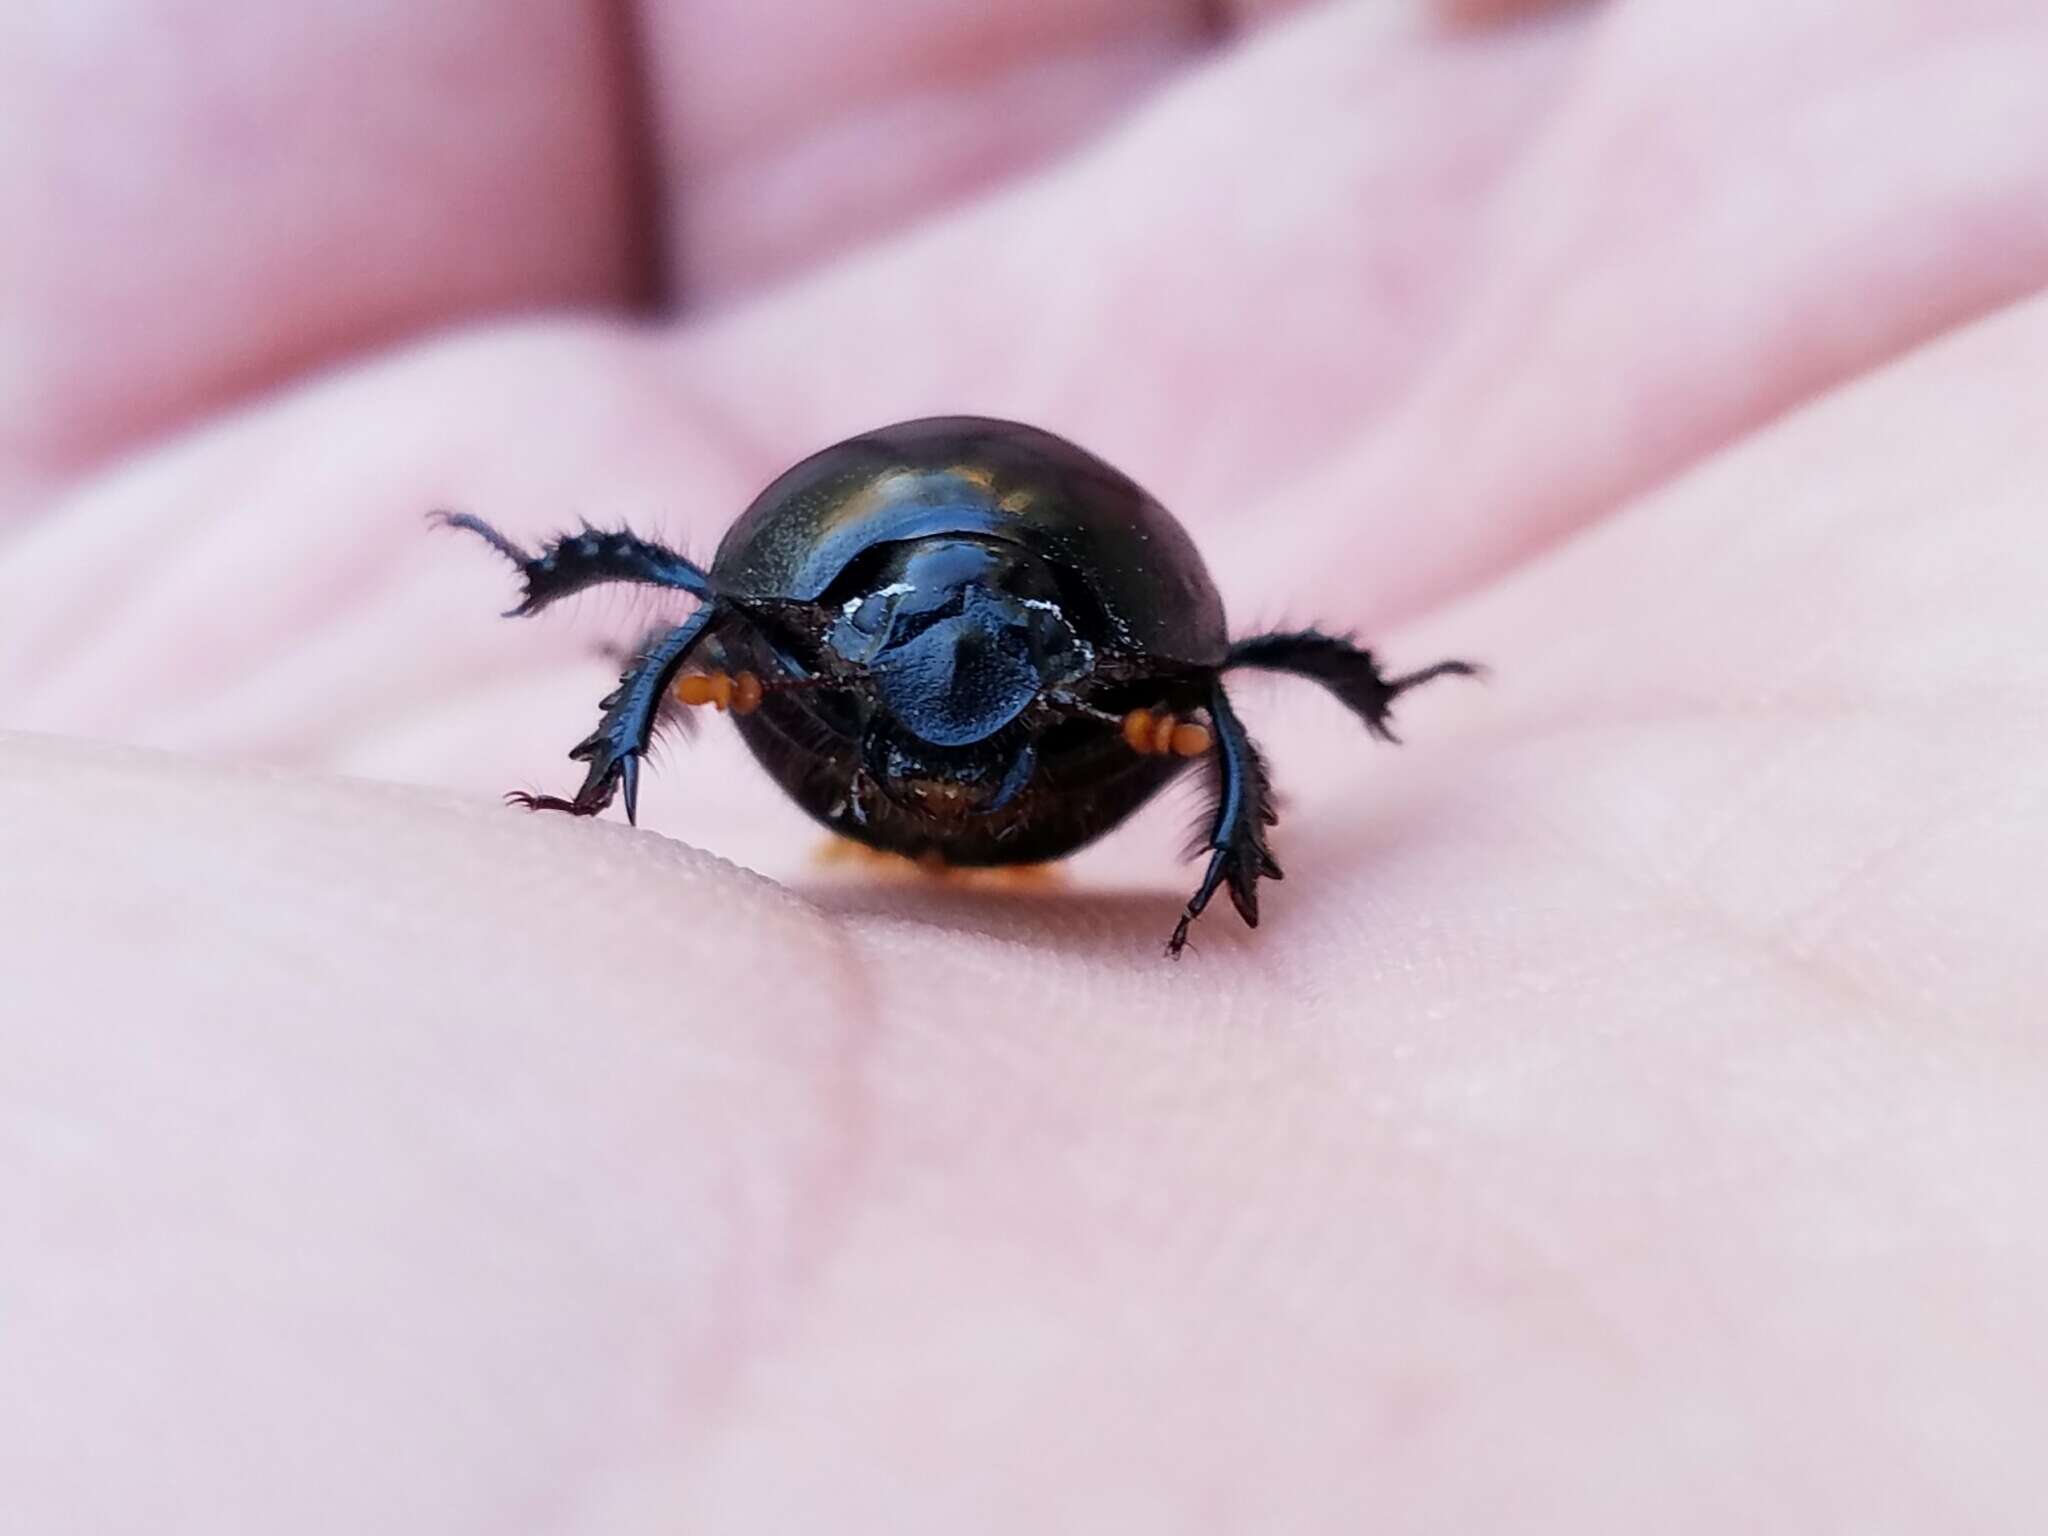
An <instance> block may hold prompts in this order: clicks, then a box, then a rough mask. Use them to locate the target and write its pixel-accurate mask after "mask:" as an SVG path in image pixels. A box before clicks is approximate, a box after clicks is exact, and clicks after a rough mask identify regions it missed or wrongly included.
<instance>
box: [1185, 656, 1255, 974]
mask: <svg viewBox="0 0 2048 1536" xmlns="http://www.w3.org/2000/svg"><path fill="white" fill-rule="evenodd" d="M1209 720H1210V724H1211V727H1212V728H1213V730H1214V733H1215V745H1216V750H1215V752H1214V754H1213V755H1212V758H1211V761H1212V762H1213V763H1214V765H1215V766H1214V769H1213V772H1214V774H1215V799H1216V805H1215V810H1214V811H1213V813H1212V814H1211V816H1210V819H1209V825H1208V832H1207V834H1206V836H1205V839H1204V842H1203V846H1204V847H1206V848H1208V849H1209V850H1210V854H1209V867H1208V868H1207V869H1206V870H1205V871H1203V874H1202V883H1201V885H1200V886H1199V887H1197V888H1196V891H1195V894H1194V895H1193V896H1192V897H1191V898H1189V900H1188V905H1187V910H1186V911H1185V912H1183V913H1182V914H1181V919H1180V921H1179V922H1178V923H1176V924H1175V925H1174V929H1173V937H1172V938H1171V939H1169V940H1167V943H1166V952H1167V954H1168V955H1170V956H1173V957H1174V958H1176V959H1178V958H1179V956H1180V952H1181V950H1182V949H1184V948H1185V947H1186V946H1187V942H1188V927H1189V925H1190V924H1191V923H1193V922H1194V920H1195V919H1196V918H1198V917H1200V916H1201V915H1202V909H1203V908H1204V907H1206V906H1208V905H1209V898H1210V897H1211V896H1214V895H1215V894H1216V888H1217V887H1218V886H1220V885H1225V884H1228V886H1229V888H1230V903H1231V905H1232V906H1234V907H1236V908H1237V914H1238V916H1239V917H1242V918H1243V919H1244V921H1245V926H1246V927H1248V928H1256V927H1258V926H1259V881H1260V880H1262V879H1264V880H1278V879H1280V878H1281V875H1280V865H1279V862H1278V861H1277V860H1276V859H1274V857H1273V850H1272V849H1270V848H1268V847H1267V846H1266V828H1268V827H1270V826H1272V825H1273V823H1274V822H1276V821H1277V820H1279V814H1278V813H1277V812H1276V811H1275V810H1274V809H1273V792H1272V785H1271V782H1270V781H1269V780H1268V779H1267V777H1266V763H1265V759H1264V758H1262V757H1261V756H1260V755H1259V749H1258V747H1257V746H1256V745H1254V744H1253V742H1252V739H1251V736H1250V734H1249V733H1247V732H1246V730H1245V728H1244V723H1243V722H1242V721H1241V720H1239V719H1238V718H1237V711H1235V710H1234V709H1232V708H1231V707H1230V696H1229V695H1228V694H1226V693H1225V692H1224V691H1223V682H1222V679H1221V678H1220V677H1219V678H1218V679H1217V680H1216V681H1215V682H1214V683H1212V684H1211V685H1210V688H1209Z"/></svg>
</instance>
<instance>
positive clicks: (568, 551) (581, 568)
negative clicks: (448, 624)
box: [432, 512, 711, 618]
mask: <svg viewBox="0 0 2048 1536" xmlns="http://www.w3.org/2000/svg"><path fill="white" fill-rule="evenodd" d="M432 521H433V522H435V523H437V524H438V525H440V526H441V527H443V528H460V529H462V530H463V531H465V532H467V533H473V534H475V535H476V536H477V537H478V538H480V539H482V540H483V541H484V542H485V543H486V544H488V545H490V546H491V548H492V549H494V550H496V551H497V552H498V553H499V554H501V555H503V556H504V557H505V558H506V559H507V560H509V561H511V562H512V564H513V565H515V566H516V567H518V569H519V576H520V580H521V581H522V582H523V583H524V584H525V591H524V593H523V594H522V595H521V597H520V600H519V602H518V604H517V606H515V607H512V608H508V609H507V610H506V611H505V617H507V618H526V617H527V616H528V615H530V614H536V613H539V612H540V611H541V609H543V608H545V607H547V606H548V605H549V604H551V603H556V602H559V601H560V600H561V599H563V598H565V597H569V596H572V595H573V594H575V593H577V592H581V591H582V590H583V589H584V588H585V587H594V586H597V585H599V584H601V583H603V582H607V581H624V582H633V583H636V584H638V585H641V586H650V587H669V588H673V589H675V590H676V591H680V592H688V593H689V594H691V595H692V596H693V597H706V598H708V597H709V596H710V595H711V578H710V577H708V576H706V575H705V574H704V572H703V571H702V570H701V569H700V568H699V567H697V566H696V565H694V564H692V563H691V562H690V561H688V560H686V559H684V558H683V557H682V556H681V555H679V554H677V553H676V552H675V551H674V550H672V549H670V548H669V547H668V546H667V545H665V544H657V543H655V542H654V541H653V540H652V539H643V538H641V537H640V536H639V535H638V534H635V533H628V532H627V531H626V530H625V529H623V528H621V529H618V530H617V531H606V530H604V529H598V528H592V527H590V526H589V525H588V524H585V525H584V527H583V528H582V529H581V530H580V531H579V532H576V533H567V534H563V535H562V536H561V537H560V538H557V539H553V540H550V541H549V542H548V543H547V544H545V545H544V546H542V548H541V552H540V553H539V554H537V555H533V554H528V553H527V552H526V551H525V550H524V549H522V548H521V547H520V546H519V545H517V544H515V543H513V542H512V540H510V539H508V538H506V537H505V535H504V534H502V533H500V532H498V530H497V529H496V528H494V527H492V526H491V525H490V524H489V523H487V522H485V521H484V520H483V519H482V518H480V517H476V516H473V515H472V514H470V513H468V512H436V513H433V514H432Z"/></svg>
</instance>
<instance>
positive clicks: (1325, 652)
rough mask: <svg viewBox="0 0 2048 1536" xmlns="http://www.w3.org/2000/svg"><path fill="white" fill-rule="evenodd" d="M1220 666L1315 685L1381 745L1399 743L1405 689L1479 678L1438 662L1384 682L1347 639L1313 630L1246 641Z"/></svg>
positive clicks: (1460, 664) (1470, 668)
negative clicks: (1397, 719)
mask: <svg viewBox="0 0 2048 1536" xmlns="http://www.w3.org/2000/svg"><path fill="white" fill-rule="evenodd" d="M1223 664H1224V666H1225V668H1233V667H1251V668H1255V669H1257V670H1260V671H1265V672H1288V673H1292V674H1294V675H1295V676H1296V677H1305V678H1307V679H1309V680H1310V681H1311V682H1315V683H1320V684H1322V685H1323V687H1325V688H1326V689H1328V690H1329V691H1330V692H1331V693H1333V694H1335V695H1336V696H1337V698H1338V700H1339V701H1341V702H1342V703H1343V705H1344V706H1345V708H1347V709H1349V710H1350V711H1351V712H1352V713H1353V714H1354V715H1356V716H1357V717H1358V718H1359V720H1361V721H1362V722H1363V723H1364V725H1365V728H1366V729H1367V730H1369V731H1371V732H1372V734H1373V735H1375V736H1377V737H1379V738H1380V739H1381V740H1382V741H1399V740H1400V738H1399V737H1398V736H1396V735H1395V734H1394V728H1393V718H1392V717H1393V706H1394V701H1395V700H1396V699H1398V698H1399V697H1400V696H1401V695H1402V694H1404V693H1406V692H1407V691H1408V690H1409V689H1411V688H1417V687H1420V686H1421V685H1422V684H1424V683H1426V682H1428V681H1430V680H1431V679H1432V678H1437V677H1482V676H1484V675H1485V671H1484V669H1483V668H1481V667H1479V666H1477V665H1476V664H1474V663H1472V662H1469V661H1440V662H1438V663H1436V665H1434V666H1431V667H1424V668H1423V669H1422V670H1421V671H1419V672H1409V673H1405V674H1403V675H1402V676H1400V677H1388V676H1387V675H1386V674H1385V673H1384V672H1382V671H1381V670H1380V665H1379V662H1378V660H1377V659H1376V658H1375V657H1374V656H1373V653H1372V652H1371V651H1369V650H1367V649H1366V648H1365V647H1364V646H1362V645H1360V644H1358V642H1357V641H1356V640H1355V639H1353V638H1352V637H1351V636H1349V635H1333V634H1326V633H1324V632H1323V631H1321V630H1317V629H1295V630H1277V631H1274V632H1273V633H1270V634H1263V635H1252V636H1250V637H1249V638H1247V639H1244V640H1240V641H1238V642H1237V644H1235V645H1233V646H1232V647H1231V648H1230V654H1229V656H1228V657H1227V658H1226V659H1225V661H1224V663H1223Z"/></svg>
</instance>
